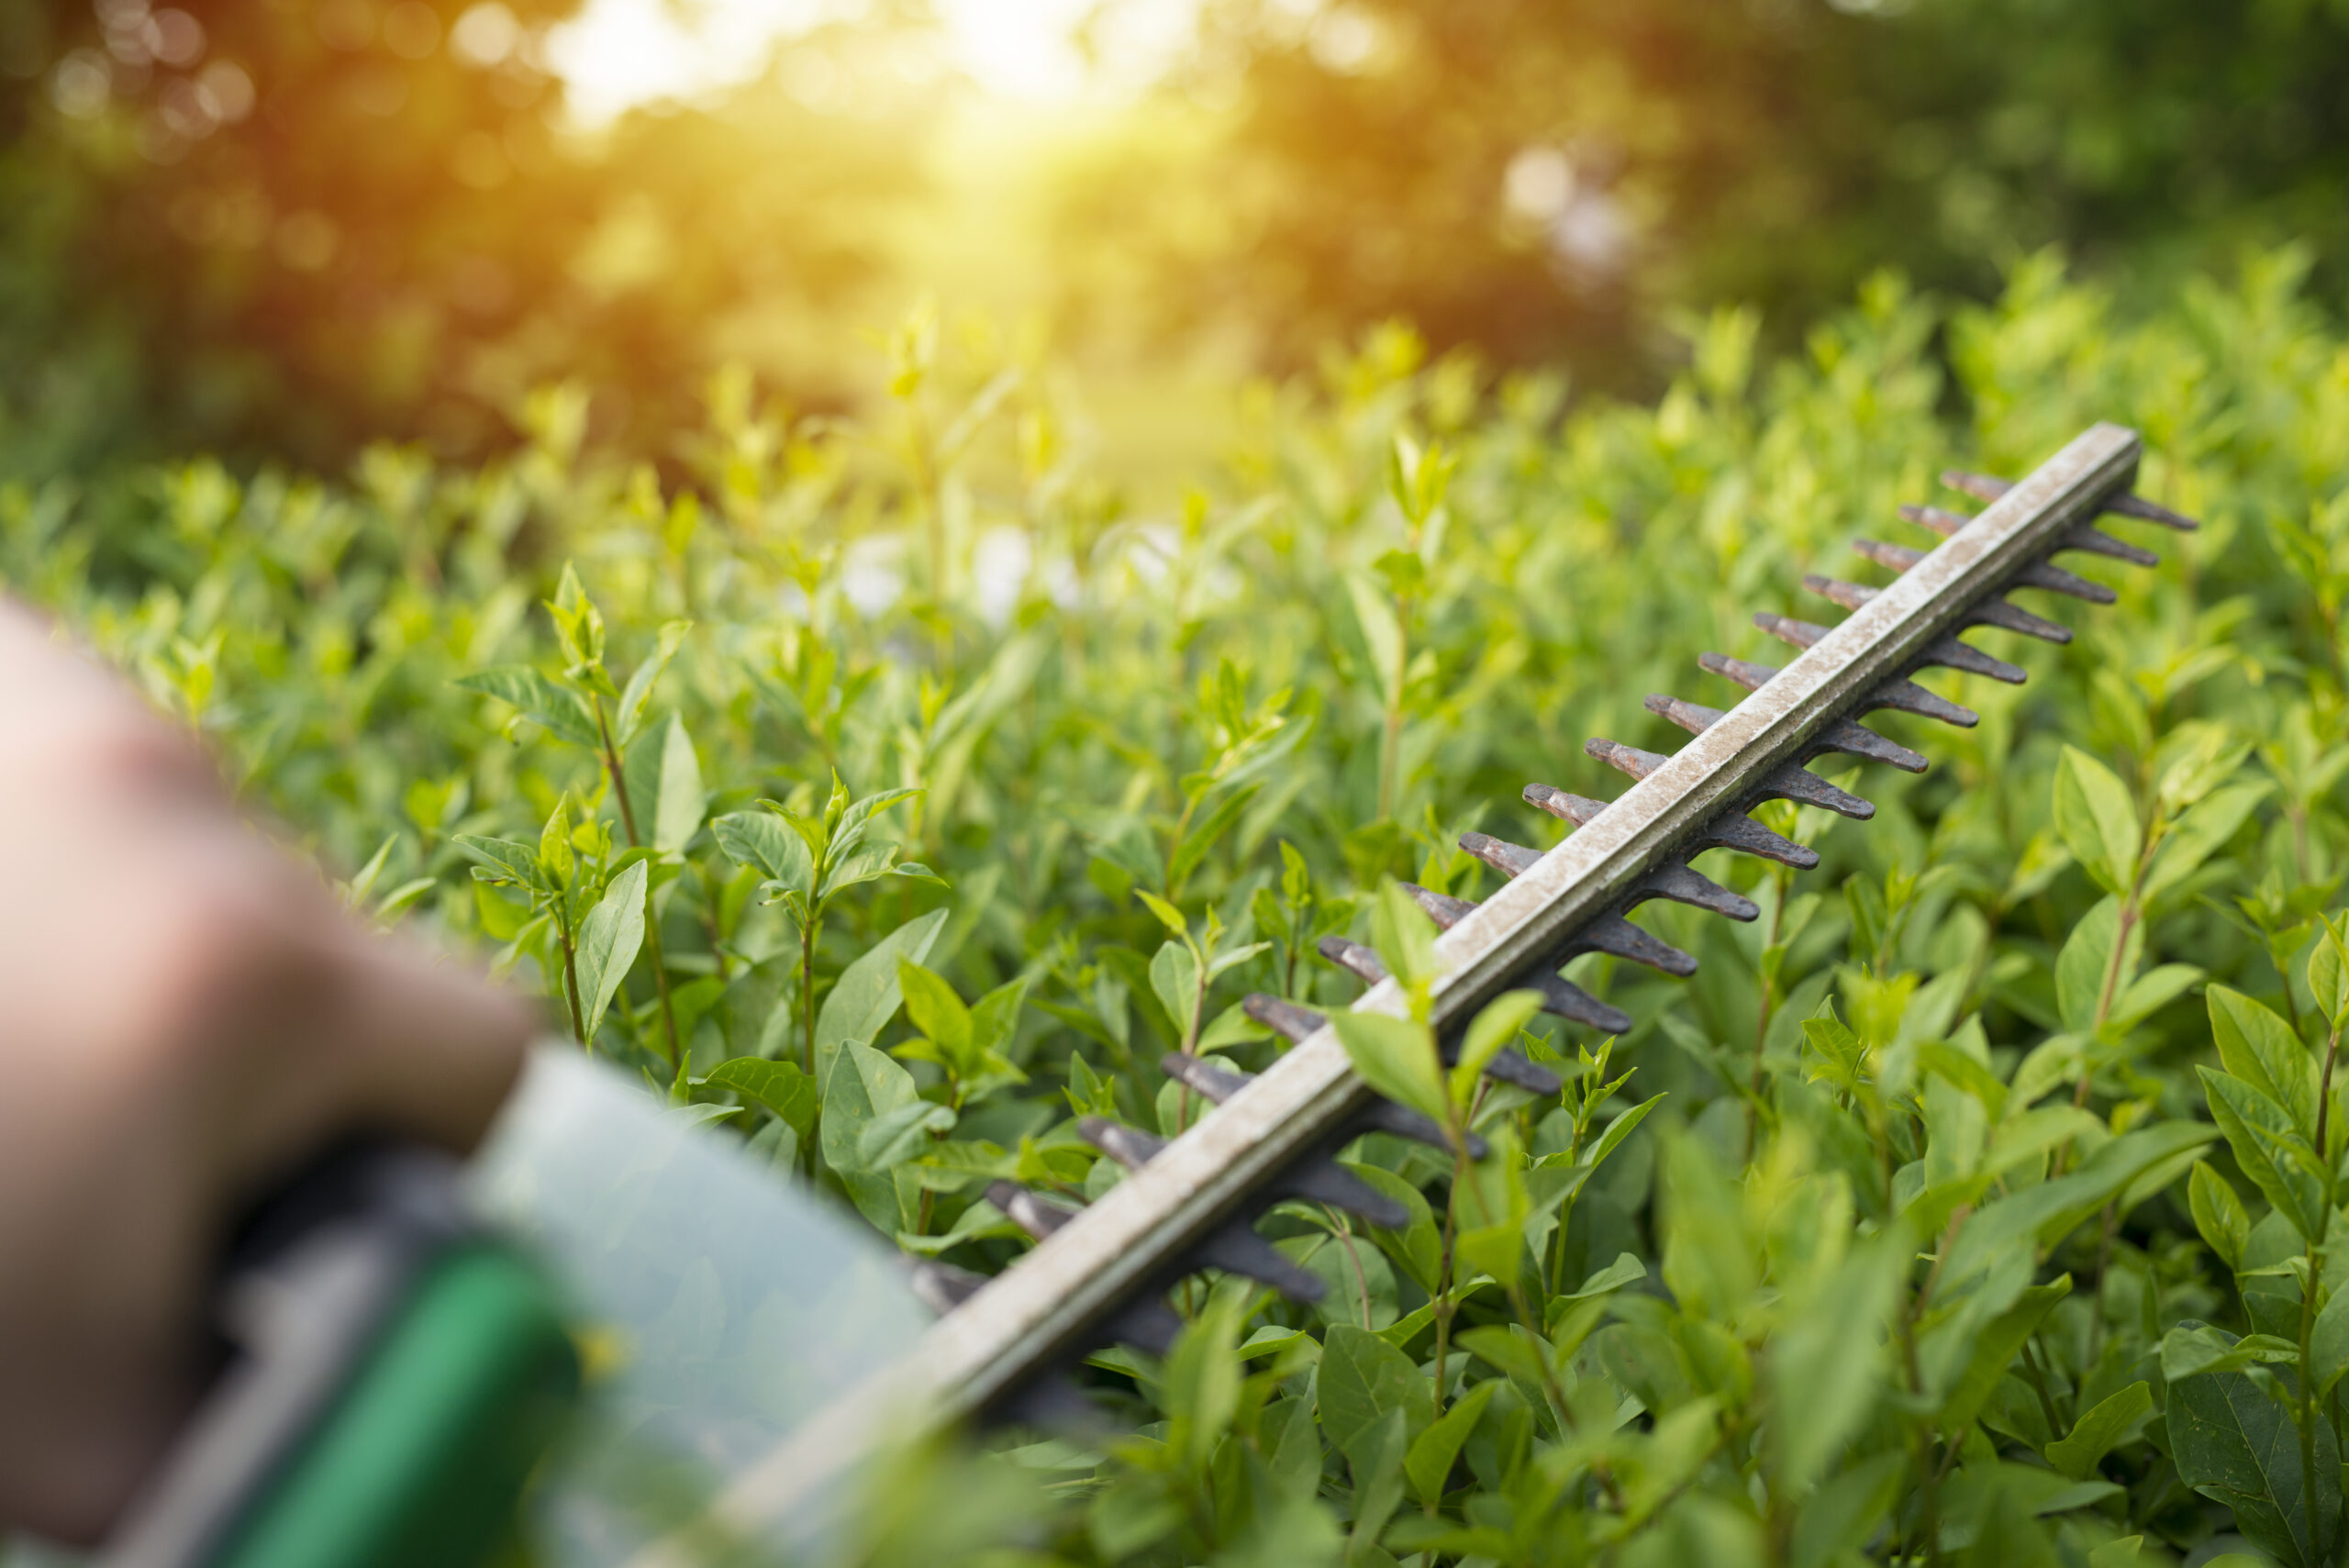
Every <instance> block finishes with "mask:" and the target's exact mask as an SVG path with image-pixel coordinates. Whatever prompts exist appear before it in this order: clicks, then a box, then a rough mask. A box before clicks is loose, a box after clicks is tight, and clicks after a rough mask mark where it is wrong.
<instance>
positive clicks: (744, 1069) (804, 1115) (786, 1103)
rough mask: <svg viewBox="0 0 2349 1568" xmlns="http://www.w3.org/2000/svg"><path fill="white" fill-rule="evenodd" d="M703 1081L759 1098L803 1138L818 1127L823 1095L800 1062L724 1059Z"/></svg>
mask: <svg viewBox="0 0 2349 1568" xmlns="http://www.w3.org/2000/svg"><path fill="white" fill-rule="evenodd" d="M703 1082H704V1083H707V1084H716V1085H717V1086H718V1087H719V1088H721V1089H731V1090H733V1091H734V1092H735V1093H736V1094H738V1095H742V1096H743V1097H744V1098H745V1099H750V1100H755V1101H757V1102H758V1103H759V1104H760V1105H763V1106H765V1107H766V1108H767V1109H769V1110H771V1111H773V1112H774V1114H775V1115H776V1116H778V1117H781V1118H783V1120H784V1122H785V1125H786V1126H788V1127H789V1128H790V1129H791V1130H792V1131H793V1132H795V1133H796V1134H798V1136H799V1137H800V1138H802V1139H805V1138H806V1137H807V1134H808V1132H809V1130H810V1129H813V1128H814V1127H815V1125H816V1107H817V1106H818V1105H819V1104H821V1103H822V1097H823V1096H822V1095H821V1093H820V1092H819V1091H818V1088H817V1086H816V1080H815V1079H814V1078H813V1077H812V1076H810V1075H809V1074H808V1073H807V1072H806V1071H805V1070H803V1069H802V1068H801V1067H800V1065H799V1063H797V1062H766V1061H763V1060H761V1059H760V1058H758V1057H755V1056H738V1057H736V1058H735V1059H734V1060H733V1061H731V1062H720V1063H718V1067H717V1068H716V1070H715V1071H713V1072H712V1073H710V1074H709V1076H708V1077H707V1078H706V1079H704V1080H703Z"/></svg>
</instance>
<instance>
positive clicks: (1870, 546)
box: [1852, 539, 1925, 572]
mask: <svg viewBox="0 0 2349 1568" xmlns="http://www.w3.org/2000/svg"><path fill="white" fill-rule="evenodd" d="M1852 549H1853V550H1854V551H1855V552H1857V553H1858V554H1859V555H1860V557H1861V558H1862V559H1864V560H1867V561H1873V562H1876V564H1877V565H1878V566H1882V567H1886V568H1888V569H1889V570H1891V571H1894V572H1906V571H1908V570H1909V568H1910V567H1911V566H1914V565H1916V564H1917V562H1920V561H1922V560H1924V559H1925V552H1924V551H1923V550H1910V549H1909V547H1908V546H1907V545H1901V544H1884V543H1881V542H1879V541H1877V540H1876V539H1854V540H1853V541H1852Z"/></svg>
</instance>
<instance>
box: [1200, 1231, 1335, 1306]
mask: <svg viewBox="0 0 2349 1568" xmlns="http://www.w3.org/2000/svg"><path fill="white" fill-rule="evenodd" d="M1187 1262H1188V1263H1189V1265H1190V1266H1191V1267H1192V1268H1199V1269H1220V1270H1222V1271H1223V1272H1224V1273H1228V1274H1239V1275H1241V1277H1242V1278H1245V1279H1252V1280H1254V1281H1255V1282H1256V1283H1257V1284H1268V1285H1271V1286H1272V1287H1273V1288H1274V1289H1275V1290H1276V1291H1279V1292H1280V1293H1281V1294H1282V1295H1283V1296H1287V1297H1288V1298H1289V1299H1290V1300H1291V1301H1300V1302H1315V1301H1319V1300H1320V1299H1321V1297H1322V1296H1323V1295H1324V1294H1325V1293H1326V1292H1327V1290H1328V1287H1327V1286H1326V1285H1324V1284H1322V1283H1321V1276H1320V1275H1319V1274H1317V1273H1314V1272H1313V1271H1312V1270H1310V1269H1308V1268H1306V1267H1304V1266H1303V1265H1302V1264H1300V1263H1297V1262H1292V1261H1291V1260H1290V1258H1289V1256H1288V1254H1287V1253H1286V1252H1284V1251H1281V1250H1280V1249H1279V1248H1277V1247H1275V1246H1274V1245H1273V1244H1272V1243H1271V1242H1270V1241H1267V1240H1264V1238H1263V1237H1262V1236H1259V1235H1257V1234H1256V1230H1255V1227H1253V1226H1252V1225H1251V1224H1249V1223H1248V1222H1247V1221H1246V1220H1235V1221H1234V1222H1232V1223H1231V1224H1229V1225H1226V1226H1224V1227H1222V1228H1221V1229H1216V1230H1210V1231H1208V1233H1207V1234H1206V1235H1205V1236H1202V1237H1201V1238H1199V1240H1198V1242H1197V1245H1195V1246H1194V1247H1193V1248H1192V1249H1191V1252H1190V1256H1189V1258H1188V1260H1187Z"/></svg>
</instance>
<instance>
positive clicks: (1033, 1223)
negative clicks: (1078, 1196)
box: [987, 1182, 1076, 1241]
mask: <svg viewBox="0 0 2349 1568" xmlns="http://www.w3.org/2000/svg"><path fill="white" fill-rule="evenodd" d="M987 1201H988V1202H989V1203H991V1204H993V1205H995V1206H996V1207H997V1208H999V1209H1001V1210H1003V1217H1004V1218H1006V1219H1008V1220H1010V1221H1011V1223H1012V1224H1014V1225H1017V1226H1018V1227H1019V1229H1022V1230H1025V1231H1026V1232H1028V1234H1029V1235H1030V1236H1033V1237H1034V1238H1035V1239H1036V1240H1039V1241H1041V1240H1043V1239H1044V1238H1045V1237H1047V1236H1050V1235H1051V1234H1052V1232H1053V1231H1055V1230H1058V1229H1060V1228H1061V1227H1062V1226H1063V1225H1066V1224H1067V1223H1068V1222H1069V1221H1070V1220H1072V1219H1074V1218H1076V1210H1074V1209H1073V1208H1063V1207H1061V1206H1060V1205H1059V1204H1056V1203H1047V1202H1045V1201H1044V1200H1043V1199H1042V1198H1041V1197H1039V1196H1037V1195H1035V1194H1034V1193H1032V1192H1030V1191H1029V1190H1028V1189H1027V1188H1026V1187H1023V1186H1021V1185H1020V1184H1019V1183H1017V1182H989V1183H988V1184H987Z"/></svg>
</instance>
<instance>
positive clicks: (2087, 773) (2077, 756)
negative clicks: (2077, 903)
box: [2055, 746, 2144, 894]
mask: <svg viewBox="0 0 2349 1568" xmlns="http://www.w3.org/2000/svg"><path fill="white" fill-rule="evenodd" d="M2055 830H2056V832H2058V833H2059V834H2061V835H2063V839H2064V844H2065V848H2066V849H2068V850H2070V851H2072V855H2073V858H2074V859H2076V860H2077V861H2078V862H2080V864H2081V865H2082V866H2083V867H2085V868H2087V873H2088V874H2089V875H2090V876H2092V877H2094V878H2096V880H2097V882H2098V884H2099V885H2100V886H2102V887H2103V889H2104V890H2105V891H2106V892H2107V893H2119V894H2125V893H2127V892H2128V891H2129V888H2130V885H2131V884H2132V883H2133V882H2135V880H2136V877H2137V856H2138V854H2139V852H2140V851H2142V849H2143V845H2144V835H2143V828H2141V827H2140V826H2139V825H2138V821H2137V807H2136V806H2135V805H2134V803H2132V801H2131V800H2130V798H2129V790H2128V786H2127V785H2125V784H2122V783H2121V781H2120V779H2119V778H2117V777H2115V776H2114V774H2113V772H2112V770H2111V769H2110V768H2108V767H2106V766H2105V765H2104V764H2103V763H2102V762H2098V761H2097V760H2096V759H2095V758H2094V757H2091V756H2089V755H2088V754H2087V752H2085V751H2081V750H2079V748H2077V747H2076V746H2066V747H2065V748H2064V756H2063V760H2062V761H2061V762H2058V763H2057V764H2056V765H2055Z"/></svg>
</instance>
